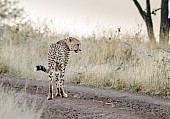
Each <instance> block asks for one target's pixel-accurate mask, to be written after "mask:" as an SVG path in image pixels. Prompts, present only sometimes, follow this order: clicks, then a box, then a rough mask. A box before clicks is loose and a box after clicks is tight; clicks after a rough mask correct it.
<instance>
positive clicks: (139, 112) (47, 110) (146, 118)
mask: <svg viewBox="0 0 170 119" xmlns="http://www.w3.org/2000/svg"><path fill="white" fill-rule="evenodd" d="M0 83H1V84H2V86H3V87H6V88H8V89H11V90H15V91H16V92H17V93H20V92H22V91H25V92H27V93H29V94H31V95H36V97H37V98H38V100H39V101H41V102H43V103H41V104H42V105H41V106H40V107H41V108H43V113H42V116H41V118H42V119H58V118H59V119H60V118H61V119H92V118H94V119H153V118H154V119H170V100H163V99H160V98H157V97H150V96H143V95H139V94H133V93H128V92H125V91H114V90H110V89H100V88H94V87H86V86H80V85H74V84H66V92H67V93H68V96H69V97H68V98H61V97H56V98H54V99H53V100H46V97H47V92H48V81H37V80H30V79H29V80H26V79H17V78H15V77H11V76H3V75H1V76H0ZM30 100H31V98H30ZM32 100H33V99H32Z"/></svg>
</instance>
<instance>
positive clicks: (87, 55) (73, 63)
mask: <svg viewBox="0 0 170 119" xmlns="http://www.w3.org/2000/svg"><path fill="white" fill-rule="evenodd" d="M4 29H5V32H4V33H3V36H1V39H2V40H1V41H0V42H1V45H0V54H1V55H0V72H1V73H7V74H11V75H16V76H21V77H26V78H34V79H42V80H45V79H47V76H46V74H43V73H41V72H33V68H34V66H36V65H38V64H41V65H44V66H47V60H46V57H47V49H48V46H49V45H50V44H51V43H54V42H57V41H58V40H60V39H63V38H65V37H67V36H68V35H67V34H65V33H63V34H61V33H60V34H57V33H56V34H52V33H50V31H48V32H42V33H41V32H40V31H38V30H35V29H33V26H31V25H23V26H21V28H19V29H17V30H16V27H4ZM110 32H111V31H110ZM107 34H109V33H107ZM79 39H80V41H81V43H82V52H81V53H78V54H75V53H71V55H70V59H69V64H68V66H67V68H66V77H65V78H66V81H67V82H74V83H79V84H86V85H94V86H106V87H110V88H114V89H124V90H131V91H137V92H144V93H150V94H163V95H166V96H169V95H170V70H169V69H170V49H169V48H163V47H160V46H158V45H155V46H152V45H151V44H149V43H148V42H144V41H146V39H143V38H142V36H140V34H138V36H135V35H134V36H133V35H129V34H128V35H123V36H121V37H110V36H109V35H108V36H107V35H106V34H105V35H102V34H101V35H100V36H99V37H94V36H88V37H83V36H82V37H79Z"/></svg>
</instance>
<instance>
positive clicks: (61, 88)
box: [60, 82, 68, 97]
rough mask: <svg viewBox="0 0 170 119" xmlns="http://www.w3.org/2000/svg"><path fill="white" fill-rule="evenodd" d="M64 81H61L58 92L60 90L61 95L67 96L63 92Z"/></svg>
mask: <svg viewBox="0 0 170 119" xmlns="http://www.w3.org/2000/svg"><path fill="white" fill-rule="evenodd" d="M63 83H64V82H62V83H61V84H60V92H61V96H62V97H68V95H67V93H65V92H64V85H63Z"/></svg>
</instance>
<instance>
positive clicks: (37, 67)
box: [34, 65, 49, 73]
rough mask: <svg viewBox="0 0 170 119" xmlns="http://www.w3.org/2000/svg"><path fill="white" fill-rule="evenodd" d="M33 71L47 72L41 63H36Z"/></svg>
mask: <svg viewBox="0 0 170 119" xmlns="http://www.w3.org/2000/svg"><path fill="white" fill-rule="evenodd" d="M34 71H43V72H45V73H48V72H49V71H48V69H46V68H45V67H44V66H42V65H37V66H36V67H34Z"/></svg>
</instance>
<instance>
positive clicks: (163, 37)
mask: <svg viewBox="0 0 170 119" xmlns="http://www.w3.org/2000/svg"><path fill="white" fill-rule="evenodd" d="M168 2H169V0H162V3H161V23H160V35H159V42H160V44H164V45H168V43H169V26H170V23H169V21H170V20H169V19H168V15H169V11H168Z"/></svg>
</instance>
